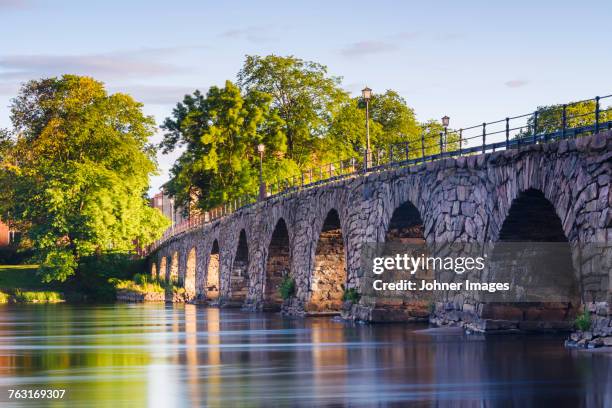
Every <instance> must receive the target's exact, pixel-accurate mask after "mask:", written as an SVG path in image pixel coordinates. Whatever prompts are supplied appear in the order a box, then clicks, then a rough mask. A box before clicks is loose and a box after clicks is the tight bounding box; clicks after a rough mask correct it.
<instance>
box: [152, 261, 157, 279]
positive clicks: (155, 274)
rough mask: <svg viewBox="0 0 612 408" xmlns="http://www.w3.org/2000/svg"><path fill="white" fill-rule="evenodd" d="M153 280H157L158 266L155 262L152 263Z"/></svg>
mask: <svg viewBox="0 0 612 408" xmlns="http://www.w3.org/2000/svg"><path fill="white" fill-rule="evenodd" d="M151 279H157V264H156V263H155V262H152V263H151Z"/></svg>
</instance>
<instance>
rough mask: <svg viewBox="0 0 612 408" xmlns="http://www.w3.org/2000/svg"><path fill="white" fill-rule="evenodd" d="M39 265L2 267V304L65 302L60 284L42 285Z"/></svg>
mask: <svg viewBox="0 0 612 408" xmlns="http://www.w3.org/2000/svg"><path fill="white" fill-rule="evenodd" d="M37 270H38V265H0V303H9V302H13V303H57V302H63V301H64V299H63V296H62V294H61V293H60V292H59V291H57V290H49V289H60V286H59V285H58V284H48V283H42V282H41V281H40V277H39V276H38V275H37V274H36V271H37Z"/></svg>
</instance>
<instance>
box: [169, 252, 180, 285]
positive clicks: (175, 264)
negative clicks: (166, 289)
mask: <svg viewBox="0 0 612 408" xmlns="http://www.w3.org/2000/svg"><path fill="white" fill-rule="evenodd" d="M178 278H179V253H178V251H173V252H172V256H171V257H170V270H169V271H168V282H172V283H177V282H178Z"/></svg>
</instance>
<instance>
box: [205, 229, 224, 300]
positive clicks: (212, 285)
mask: <svg viewBox="0 0 612 408" xmlns="http://www.w3.org/2000/svg"><path fill="white" fill-rule="evenodd" d="M219 266H220V264H219V243H218V242H217V240H216V239H215V240H214V242H213V245H212V249H211V251H210V257H209V259H208V269H207V273H206V293H205V294H206V299H207V300H217V299H218V298H219Z"/></svg>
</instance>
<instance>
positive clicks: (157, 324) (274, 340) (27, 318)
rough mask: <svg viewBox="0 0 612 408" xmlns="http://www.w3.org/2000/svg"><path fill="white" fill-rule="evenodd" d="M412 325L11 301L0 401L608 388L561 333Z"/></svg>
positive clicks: (561, 400)
mask: <svg viewBox="0 0 612 408" xmlns="http://www.w3.org/2000/svg"><path fill="white" fill-rule="evenodd" d="M420 329H423V326H407V325H372V326H359V325H358V326H352V325H346V324H343V323H340V322H335V321H332V320H330V319H327V318H316V319H307V320H290V319H281V318H279V317H278V316H277V315H264V314H247V313H242V312H239V311H231V310H218V309H214V308H200V307H196V306H193V305H186V306H165V305H116V306H96V307H94V306H70V305H48V306H44V305H32V306H10V305H9V306H4V307H0V405H4V404H3V403H6V402H7V390H8V389H35V388H65V389H66V390H67V394H66V399H65V401H64V403H65V405H69V406H79V405H81V406H109V405H115V406H164V407H174V406H210V407H226V406H248V407H270V406H376V407H387V406H405V405H407V404H409V405H417V406H428V407H429V406H436V407H447V406H448V407H457V406H459V407H463V406H465V407H471V406H486V407H497V406H508V405H517V406H527V407H529V406H534V407H539V406H544V405H554V406H572V407H574V406H584V407H601V406H606V404H608V405H610V401H612V356H611V354H604V353H588V352H575V351H573V352H572V351H567V350H565V349H564V348H563V347H562V338H560V337H558V336H489V337H487V338H485V337H483V336H480V337H479V336H469V337H465V336H462V335H449V334H437V335H431V334H424V333H420V332H418V330H420ZM13 402H15V401H13ZM18 402H19V404H17V406H40V405H41V401H30V402H29V405H28V401H18ZM49 405H57V404H52V403H49Z"/></svg>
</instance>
